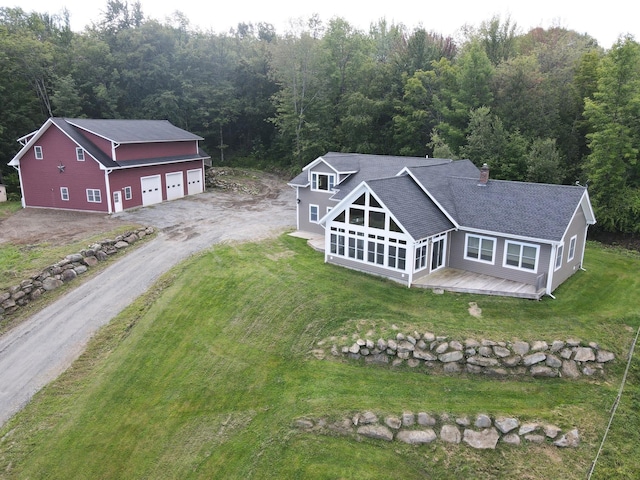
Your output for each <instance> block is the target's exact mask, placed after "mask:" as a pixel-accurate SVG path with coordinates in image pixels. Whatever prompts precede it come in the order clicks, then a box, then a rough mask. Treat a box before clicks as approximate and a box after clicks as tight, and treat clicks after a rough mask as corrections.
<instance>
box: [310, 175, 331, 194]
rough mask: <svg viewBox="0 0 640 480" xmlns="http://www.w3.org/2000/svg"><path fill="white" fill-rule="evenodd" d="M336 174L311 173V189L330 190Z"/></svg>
mask: <svg viewBox="0 0 640 480" xmlns="http://www.w3.org/2000/svg"><path fill="white" fill-rule="evenodd" d="M335 183H336V176H335V175H334V174H332V173H315V172H313V173H311V190H319V191H323V192H332V191H333V187H334V185H335Z"/></svg>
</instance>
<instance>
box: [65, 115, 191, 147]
mask: <svg viewBox="0 0 640 480" xmlns="http://www.w3.org/2000/svg"><path fill="white" fill-rule="evenodd" d="M64 120H65V121H66V122H68V123H70V124H71V125H74V126H77V127H79V128H81V129H84V130H87V131H89V132H91V133H95V134H96V135H98V136H100V137H104V138H107V139H109V140H112V141H114V142H116V143H146V142H179V141H187V140H203V138H202V137H199V136H198V135H195V134H193V133H190V132H187V131H186V130H183V129H181V128H178V127H176V126H175V125H173V124H171V123H170V122H169V121H168V120H119V119H106V120H98V119H87V118H65V119H64Z"/></svg>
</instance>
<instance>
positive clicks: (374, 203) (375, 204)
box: [369, 195, 382, 208]
mask: <svg viewBox="0 0 640 480" xmlns="http://www.w3.org/2000/svg"><path fill="white" fill-rule="evenodd" d="M369 205H370V206H372V207H377V208H382V205H380V203H379V202H378V201H377V200H376V199H375V198H373V195H369Z"/></svg>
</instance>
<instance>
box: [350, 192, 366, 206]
mask: <svg viewBox="0 0 640 480" xmlns="http://www.w3.org/2000/svg"><path fill="white" fill-rule="evenodd" d="M364 199H365V194H364V193H363V194H362V195H360V196H359V197H358V198H357V199H356V201H355V202H353V204H354V205H364Z"/></svg>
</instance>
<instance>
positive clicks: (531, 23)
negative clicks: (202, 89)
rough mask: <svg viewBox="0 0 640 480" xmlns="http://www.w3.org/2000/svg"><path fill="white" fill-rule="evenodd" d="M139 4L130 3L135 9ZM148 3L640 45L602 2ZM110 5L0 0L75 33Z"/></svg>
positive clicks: (212, 26)
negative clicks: (564, 34)
mask: <svg viewBox="0 0 640 480" xmlns="http://www.w3.org/2000/svg"><path fill="white" fill-rule="evenodd" d="M133 1H134V0H129V3H133ZM140 3H141V5H142V11H143V13H144V14H145V16H146V17H147V18H149V17H150V18H155V19H157V20H160V21H164V20H165V19H166V18H167V17H170V16H171V15H172V14H173V13H174V12H175V11H176V10H179V11H181V12H182V13H183V14H185V16H186V17H187V18H188V19H189V21H190V22H191V25H192V26H193V27H199V28H201V29H202V30H205V31H207V30H213V31H215V32H228V31H229V29H231V28H234V27H235V26H237V24H238V23H239V22H246V23H249V22H252V23H258V22H266V23H271V24H272V25H273V26H274V27H275V28H276V31H277V32H278V33H284V32H285V31H286V30H287V28H288V25H289V24H290V20H291V19H297V18H304V19H307V18H309V17H310V16H311V15H312V14H314V13H317V14H318V15H319V16H320V18H321V19H322V20H323V21H325V22H326V21H328V20H329V19H331V18H333V17H336V16H338V17H342V18H345V19H346V20H348V21H349V23H351V24H352V25H354V26H355V27H357V28H359V29H362V30H365V31H368V28H369V25H370V23H371V22H375V21H377V20H378V19H380V18H385V19H386V20H387V21H388V22H389V23H391V22H393V23H402V24H404V25H405V26H407V27H409V28H410V29H411V28H414V27H416V26H418V25H420V24H421V25H422V26H423V27H424V28H426V29H427V30H433V31H435V32H438V33H442V34H444V35H454V34H455V33H456V31H457V30H459V28H460V27H461V26H463V25H465V24H468V25H473V26H479V25H480V23H481V22H482V21H484V20H488V19H490V18H491V17H492V16H494V15H500V17H501V18H503V19H505V18H507V16H510V18H511V20H512V22H515V23H516V24H517V25H518V27H519V28H520V29H521V31H522V32H526V31H528V30H529V29H530V28H532V27H538V26H541V27H544V28H547V27H550V26H561V27H565V28H568V29H572V30H576V31H577V32H579V33H588V34H589V35H591V36H592V37H594V38H596V39H597V40H598V43H599V44H600V45H601V46H603V47H605V48H609V47H611V45H612V44H613V43H614V42H615V41H616V40H617V38H618V37H619V36H620V35H621V34H627V33H630V34H632V35H634V37H635V39H636V40H638V41H640V15H639V13H640V7H639V6H638V4H635V2H633V1H631V0H609V1H607V2H598V3H596V2H591V1H586V2H577V1H567V0H537V1H526V0H524V1H523V0H511V1H507V0H485V1H484V2H481V1H479V0H458V1H428V0H422V1H416V0H405V1H403V2H399V1H395V2H394V1H390V0H385V1H382V0H368V1H366V0H365V1H361V2H356V1H353V0H318V1H316V2H310V1H305V0H270V1H269V0H236V1H234V0H225V1H220V0H218V1H210V0H209V1H207V0H180V1H177V2H176V1H168V0H142V1H141V2H140ZM106 4H107V2H106V0H104V1H100V0H98V1H96V0H20V1H19V2H18V1H16V0H0V6H4V7H17V6H19V7H21V8H22V9H23V10H25V11H27V12H30V11H36V12H40V13H44V12H48V13H51V14H56V13H60V12H61V11H62V9H63V8H65V7H66V8H67V10H69V12H70V14H71V27H72V29H73V30H75V31H81V30H83V29H84V27H85V26H87V25H90V24H91V22H97V21H98V20H99V19H100V16H101V12H104V11H105V9H106Z"/></svg>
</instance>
